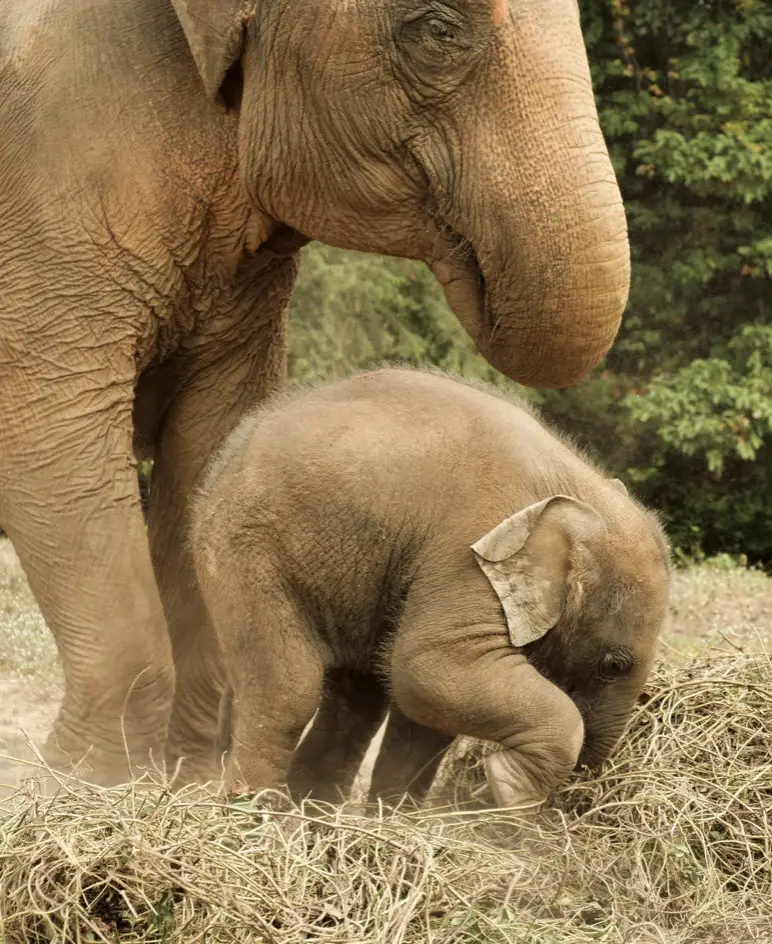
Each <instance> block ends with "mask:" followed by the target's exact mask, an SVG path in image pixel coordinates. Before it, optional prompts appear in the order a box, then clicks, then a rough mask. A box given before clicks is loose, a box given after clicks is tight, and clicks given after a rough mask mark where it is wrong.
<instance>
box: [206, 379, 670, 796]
mask: <svg viewBox="0 0 772 944" xmlns="http://www.w3.org/2000/svg"><path fill="white" fill-rule="evenodd" d="M192 540H193V548H194V553H195V558H196V567H197V571H198V576H199V580H200V585H201V588H202V592H203V594H204V597H205V599H206V603H207V606H208V608H209V612H210V614H211V617H212V620H213V622H214V625H215V627H216V630H217V633H218V636H219V639H220V642H221V645H222V650H223V653H224V658H225V663H226V667H227V671H228V674H229V677H230V685H231V691H230V692H229V694H228V695H227V696H226V700H227V702H228V706H227V708H228V710H226V711H224V716H225V717H224V723H225V725H226V726H227V725H228V724H230V725H231V727H230V730H231V732H232V737H231V741H230V744H231V752H230V758H229V770H228V771H227V774H226V776H227V777H229V778H230V780H231V783H232V784H233V787H234V788H239V789H244V788H245V789H252V790H254V789H259V788H263V787H269V786H273V785H277V784H279V783H288V784H289V786H290V788H291V789H292V790H293V791H294V792H295V793H296V794H301V795H307V794H309V793H311V794H312V795H314V796H316V797H318V798H324V799H334V798H337V797H339V796H340V795H345V794H346V793H347V791H348V789H349V788H350V786H351V783H352V779H353V777H354V775H355V773H356V770H357V768H358V766H359V763H360V762H361V760H362V757H363V755H364V753H365V751H366V749H367V746H368V744H369V742H370V740H371V738H372V736H373V734H374V733H375V732H376V731H377V729H378V727H379V725H380V724H381V722H382V720H383V718H384V717H385V715H386V713H387V711H388V712H389V721H388V724H387V726H386V730H385V734H384V740H383V743H382V747H381V750H380V754H379V756H378V759H377V761H376V765H375V769H374V772H373V780H372V787H371V799H375V798H377V797H382V798H384V799H386V800H392V799H394V798H396V797H398V796H402V795H403V794H404V793H409V794H411V795H412V796H413V797H414V798H416V799H420V798H421V797H423V795H424V794H425V793H426V791H427V789H428V788H429V786H430V785H431V781H432V779H433V777H434V774H435V772H436V770H437V767H438V765H439V763H440V760H441V758H442V755H443V752H444V751H445V749H446V748H447V747H448V745H449V744H450V742H451V741H452V739H453V738H454V737H455V736H456V735H469V736H472V737H476V738H482V739H485V740H488V741H494V742H497V743H498V744H499V745H500V746H501V749H500V750H499V751H495V752H494V753H492V754H490V755H489V757H488V760H487V771H486V772H487V777H488V781H489V783H490V786H491V788H492V790H493V794H494V797H495V799H496V801H497V803H498V804H499V805H500V806H514V805H520V804H531V803H534V802H539V801H541V800H543V799H545V798H546V797H547V795H548V794H549V793H550V792H551V791H552V790H553V789H554V788H555V787H557V786H558V785H559V784H560V783H561V781H563V780H564V779H565V778H566V776H567V775H568V774H569V773H570V772H571V770H572V769H574V768H575V766H576V765H577V763H579V764H588V765H590V766H597V765H598V764H599V763H600V762H601V761H602V760H603V759H604V758H605V757H606V756H607V755H608V754H609V753H610V751H611V750H612V748H613V746H614V745H615V743H616V742H617V740H618V739H619V737H620V736H621V734H622V732H623V731H624V728H625V725H626V722H627V719H628V717H629V715H630V712H631V709H632V707H633V704H634V702H635V700H636V697H637V695H638V694H639V692H640V691H641V688H642V686H643V684H644V682H645V680H646V677H647V675H648V673H649V670H650V667H651V664H652V660H653V657H654V652H655V648H656V643H657V638H658V634H659V630H660V628H661V625H662V623H663V621H664V619H665V616H666V611H667V601H668V589H669V572H670V571H669V552H668V546H667V543H666V540H665V538H664V536H663V533H662V531H661V529H660V527H659V524H658V523H657V520H656V518H655V517H654V515H653V514H651V513H650V512H647V511H646V510H645V509H644V508H642V507H641V506H640V505H639V504H638V503H637V502H635V501H633V500H632V499H631V498H630V497H629V496H628V494H627V492H626V490H625V488H624V486H623V485H622V483H621V482H618V481H616V482H615V481H609V480H608V479H607V478H606V477H605V476H604V475H603V474H602V472H600V471H599V470H598V469H596V468H594V467H593V466H591V465H590V464H589V463H588V462H587V460H586V459H584V458H583V457H581V456H580V455H579V454H578V453H577V452H576V450H575V449H573V448H572V447H571V445H570V444H569V443H567V442H566V441H565V440H562V439H560V438H559V437H557V436H555V435H554V434H553V433H551V432H549V431H548V430H547V429H545V427H544V426H543V425H542V424H541V423H540V422H539V420H538V419H537V418H536V416H535V415H534V413H533V412H532V411H531V410H530V409H529V408H528V407H526V406H525V405H524V404H522V403H520V402H517V401H514V400H512V399H511V398H508V397H504V396H502V395H500V394H499V393H498V392H496V391H495V390H494V389H492V388H491V389H488V388H483V387H481V386H480V385H471V384H467V383H464V382H459V381H456V380H453V379H451V378H449V377H447V376H445V375H442V374H437V373H426V372H422V371H415V370H406V369H384V370H376V371H373V372H370V373H365V374H361V375H359V376H356V377H353V378H351V379H348V380H344V381H342V382H337V383H331V384H329V385H327V386H322V387H319V388H317V389H314V390H311V391H310V392H305V393H302V394H294V395H293V394H290V395H285V396H283V397H280V398H278V399H276V400H274V401H272V402H271V403H269V404H268V405H267V407H265V408H263V409H261V410H259V411H258V412H256V413H254V414H252V415H251V416H250V417H248V418H247V419H245V420H244V421H243V422H242V423H241V425H240V426H239V427H238V428H237V430H236V431H235V432H234V433H233V434H232V436H231V437H230V439H229V441H228V442H227V444H226V445H225V447H224V449H223V450H222V452H221V454H220V455H219V457H218V458H217V459H216V460H215V462H214V463H213V466H212V468H211V469H210V472H209V474H208V478H207V481H206V483H205V485H204V487H203V489H202V491H201V494H200V497H199V500H198V504H197V508H196V511H195V514H194V525H193V532H192ZM317 709H318V714H317V716H316V719H315V721H314V724H313V726H312V727H311V729H310V731H309V732H308V734H307V735H306V737H305V738H304V740H303V741H302V742H301V743H300V746H299V747H298V741H299V739H300V737H301V734H302V732H303V730H304V728H305V727H306V726H307V724H308V722H309V721H310V720H311V719H312V717H313V716H314V713H315V712H316V711H317ZM229 716H230V717H229Z"/></svg>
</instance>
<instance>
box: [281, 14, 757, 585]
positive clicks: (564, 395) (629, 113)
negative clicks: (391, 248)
mask: <svg viewBox="0 0 772 944" xmlns="http://www.w3.org/2000/svg"><path fill="white" fill-rule="evenodd" d="M581 7H582V18H583V23H584V30H585V38H586V42H587V47H588V52H589V57H590V62H591V65H592V72H593V80H594V84H595V89H596V95H597V101H598V106H599V109H600V115H601V122H602V125H603V130H604V132H605V135H606V139H607V141H608V144H609V147H610V149H611V152H612V159H613V161H614V166H615V168H616V171H617V174H618V176H619V180H620V183H621V186H622V191H623V195H624V198H625V202H626V206H627V212H628V219H629V224H630V234H631V240H632V248H633V285H632V292H631V298H630V304H629V307H628V310H627V314H626V319H625V322H624V325H623V328H622V331H621V333H620V335H619V338H618V340H617V342H616V344H615V346H614V349H613V351H612V352H611V354H610V355H609V356H608V358H607V359H606V361H605V363H603V364H602V365H601V366H600V367H599V368H598V369H597V370H596V371H595V372H594V374H593V375H592V377H591V378H590V379H589V380H588V381H587V382H586V383H584V384H582V385H581V386H579V387H575V388H573V389H571V390H568V391H557V392H555V391H550V392H543V393H541V392H529V393H528V394H527V395H528V396H530V397H532V398H535V399H536V400H538V401H539V402H540V403H541V405H542V407H543V409H544V410H545V412H546V413H547V415H548V416H550V417H551V418H553V419H554V420H555V421H556V422H558V423H559V425H560V426H561V427H563V428H565V429H567V430H569V431H570V432H572V433H573V434H574V435H575V436H576V438H577V439H578V440H579V441H580V442H581V443H582V444H583V445H584V446H585V447H587V448H588V449H589V450H590V451H591V452H592V453H594V454H595V455H596V456H598V458H600V459H601V460H602V461H603V462H604V463H605V464H606V465H607V466H608V468H609V470H610V471H612V472H613V473H615V474H617V475H619V476H621V477H622V478H624V479H625V481H627V482H628V484H629V485H631V486H632V487H633V488H634V489H635V491H636V492H637V493H638V494H639V495H640V497H642V498H643V499H644V500H646V501H648V502H650V503H651V504H653V505H654V506H655V507H658V508H659V509H661V511H662V512H663V514H664V517H665V519H666V523H667V525H668V528H669V531H670V534H671V536H672V539H673V541H674V544H675V545H676V547H677V548H678V549H679V551H680V552H681V553H682V554H685V555H689V556H696V557H701V556H702V555H704V554H715V553H717V552H725V553H730V554H735V555H737V554H745V555H747V557H748V559H749V560H751V561H753V562H755V561H759V562H763V563H764V564H766V565H767V566H770V565H772V56H770V53H769V50H770V48H772V4H771V3H770V2H769V0H628V2H623V0H583V2H582V3H581ZM384 359H386V360H402V361H408V362H411V363H414V364H436V365H440V366H442V367H445V368H449V369H452V370H455V371H459V372H461V373H463V374H466V375H474V376H480V377H485V378H487V379H489V380H493V381H494V382H497V383H503V382H505V381H504V378H502V377H501V376H500V375H497V374H496V372H495V371H494V370H493V369H492V368H490V367H489V366H488V365H487V364H486V363H485V362H484V361H483V360H482V359H481V358H480V357H479V356H478V355H477V354H476V353H475V351H474V349H473V347H472V345H471V343H470V342H469V340H468V338H467V337H466V335H465V334H464V332H463V330H462V329H461V328H460V327H459V326H458V324H457V322H456V320H455V318H454V317H453V316H452V315H451V314H450V313H449V311H448V309H447V308H446V306H445V303H444V301H443V299H442V295H441V292H440V290H439V289H438V287H437V285H436V284H435V282H434V279H433V278H432V276H431V275H430V274H429V273H428V271H427V270H426V269H425V268H424V267H423V266H422V265H419V264H414V263H409V262H404V261H399V260H394V259H384V258H378V257H373V256H362V255H358V254H356V253H344V252H341V251H339V250H335V249H330V248H327V247H323V246H319V245H312V246H310V247H308V248H307V249H306V251H305V258H304V263H303V268H302V274H301V278H300V282H299V285H298V287H297V291H296V293H295V296H294V303H293V308H292V349H291V356H290V368H291V372H292V375H293V377H294V378H298V379H316V378H320V377H330V376H336V375H340V374H343V373H348V372H349V371H351V370H352V369H359V368H364V367H367V366H369V365H371V364H373V363H375V362H377V361H381V360H384Z"/></svg>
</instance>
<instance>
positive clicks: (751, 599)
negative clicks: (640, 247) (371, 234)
mask: <svg viewBox="0 0 772 944" xmlns="http://www.w3.org/2000/svg"><path fill="white" fill-rule="evenodd" d="M737 650H739V651H743V652H752V651H759V650H762V651H766V652H769V653H772V578H770V577H767V576H765V575H764V574H762V573H759V572H755V571H748V570H742V569H740V568H737V567H733V566H719V565H717V564H704V565H702V566H700V567H693V568H689V569H686V570H681V571H678V572H677V573H676V574H675V578H674V587H673V597H672V605H671V624H670V626H669V627H668V630H667V631H666V632H665V633H664V635H663V638H662V644H661V657H662V658H663V659H664V660H667V661H682V660H688V659H690V658H693V657H705V656H708V655H710V653H712V652H727V651H737ZM61 692H62V675H61V670H60V667H59V662H58V658H57V653H56V648H55V646H54V643H53V640H52V638H51V636H50V634H49V632H48V630H47V628H46V625H45V623H44V621H43V618H42V616H41V615H40V612H39V610H38V608H37V606H36V605H35V601H34V599H33V597H32V594H31V592H30V590H29V587H28V585H27V581H26V579H25V578H24V574H23V572H22V570H21V567H20V565H19V561H18V558H17V557H16V555H15V553H14V551H13V548H12V547H11V545H10V543H9V542H8V541H7V540H5V539H0V796H2V795H3V794H4V793H7V792H8V791H9V790H12V789H13V788H14V787H15V786H16V784H17V783H18V778H19V776H21V775H22V774H23V772H24V771H25V770H29V768H26V767H22V766H20V765H19V763H18V762H19V761H20V760H28V759H30V758H33V757H34V750H35V748H36V747H37V746H39V745H40V744H42V742H43V741H44V739H45V737H46V734H47V732H48V730H49V727H50V725H51V723H52V721H53V719H54V717H55V715H56V711H57V708H58V706H59V700H60V698H61ZM375 749H377V744H376V743H375V742H374V744H373V749H372V750H371V752H370V754H369V756H368V758H367V759H366V761H365V765H364V767H363V776H364V777H366V776H367V769H368V768H369V767H370V765H371V763H372V758H373V755H374V753H375ZM27 775H29V774H27Z"/></svg>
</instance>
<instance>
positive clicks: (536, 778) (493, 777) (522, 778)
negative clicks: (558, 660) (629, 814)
mask: <svg viewBox="0 0 772 944" xmlns="http://www.w3.org/2000/svg"><path fill="white" fill-rule="evenodd" d="M583 740H584V725H583V724H582V721H581V716H580V715H579V712H578V711H577V712H576V716H575V718H574V723H573V724H572V725H571V726H570V727H568V728H567V729H564V731H563V732H562V734H561V736H560V737H559V738H555V739H553V741H552V743H551V744H545V745H543V746H542V748H541V750H539V751H538V753H533V752H531V751H525V750H523V749H522V748H520V749H511V748H510V749H506V748H505V749H504V750H499V751H494V752H493V753H491V754H488V756H487V757H486V758H485V774H486V777H487V778H488V784H489V786H490V788H491V791H492V793H493V797H494V800H495V801H496V806H498V807H501V808H507V809H511V808H516V809H522V810H523V811H532V812H535V811H536V809H537V808H538V807H539V806H540V805H541V804H542V803H544V802H545V801H546V800H547V798H548V797H549V794H550V793H551V792H552V791H553V790H554V789H556V788H557V787H559V786H560V785H561V783H563V781H564V780H565V779H566V778H567V777H568V776H569V775H570V774H571V771H572V770H573V769H574V768H575V767H576V763H577V760H578V758H579V753H580V751H581V749H582V742H583Z"/></svg>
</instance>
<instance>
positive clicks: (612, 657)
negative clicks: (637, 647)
mask: <svg viewBox="0 0 772 944" xmlns="http://www.w3.org/2000/svg"><path fill="white" fill-rule="evenodd" d="M632 667H633V657H632V655H631V654H630V653H629V652H626V651H625V650H624V649H611V650H609V651H608V652H606V653H605V654H604V656H603V658H602V659H601V660H600V663H599V665H598V675H600V677H601V678H602V679H603V681H604V682H613V681H615V680H616V679H618V678H620V677H621V676H623V675H626V674H627V673H628V672H629V671H630V669H632Z"/></svg>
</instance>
